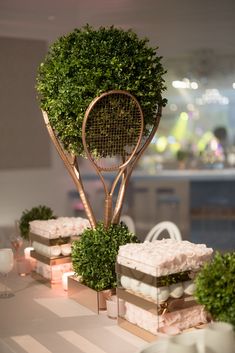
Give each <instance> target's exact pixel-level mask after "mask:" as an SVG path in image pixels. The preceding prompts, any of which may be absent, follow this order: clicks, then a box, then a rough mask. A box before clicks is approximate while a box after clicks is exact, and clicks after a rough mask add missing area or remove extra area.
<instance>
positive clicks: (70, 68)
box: [37, 25, 166, 156]
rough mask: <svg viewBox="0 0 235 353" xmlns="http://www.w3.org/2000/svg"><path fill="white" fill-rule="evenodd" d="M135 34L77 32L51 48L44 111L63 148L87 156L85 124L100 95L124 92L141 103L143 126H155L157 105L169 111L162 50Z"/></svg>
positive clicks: (40, 79)
mask: <svg viewBox="0 0 235 353" xmlns="http://www.w3.org/2000/svg"><path fill="white" fill-rule="evenodd" d="M148 42H149V40H148V39H139V38H138V36H137V35H136V34H135V33H134V32H133V31H132V30H128V31H125V30H123V29H117V28H114V27H113V26H112V27H109V28H104V27H100V28H99V29H97V30H96V29H94V28H92V27H90V26H89V25H87V26H85V27H83V28H81V29H75V30H74V31H73V32H71V33H69V34H68V35H66V36H63V37H61V38H59V39H58V40H57V41H56V42H55V43H54V44H52V45H51V47H50V49H49V52H48V54H47V56H46V58H45V61H44V62H43V63H42V64H41V65H40V67H39V72H38V76H37V90H38V92H39V96H40V105H41V108H42V109H43V110H45V111H46V112H47V113H48V117H49V121H50V124H51V126H52V127H53V129H54V131H55V132H56V134H57V137H58V138H59V140H60V141H61V142H62V143H63V146H64V148H65V149H66V150H67V151H69V152H73V153H74V154H76V155H81V156H82V155H84V150H83V144H82V137H81V136H82V121H83V118H84V114H85V111H86V109H87V108H88V105H89V104H90V103H91V101H92V100H93V99H94V98H95V97H96V96H99V95H100V94H101V93H103V92H106V91H109V90H115V89H120V90H126V91H129V92H130V93H132V94H133V95H134V96H135V97H136V98H137V100H138V101H139V103H140V105H141V107H142V109H143V112H144V122H145V133H146V134H147V130H148V126H150V125H152V124H154V123H155V116H156V109H157V106H158V105H165V103H166V99H163V98H162V92H163V91H164V90H165V89H166V87H165V81H164V79H163V75H164V74H165V73H166V71H165V70H164V68H163V66H162V64H161V59H162V57H161V56H158V55H157V49H158V48H152V47H150V46H148Z"/></svg>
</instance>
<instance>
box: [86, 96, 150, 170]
mask: <svg viewBox="0 0 235 353" xmlns="http://www.w3.org/2000/svg"><path fill="white" fill-rule="evenodd" d="M143 128H144V117H143V112H142V109H141V106H140V104H139V102H138V101H137V99H136V98H135V97H134V96H133V95H132V94H130V93H129V92H127V91H122V90H112V91H108V92H105V93H103V94H101V95H100V96H99V97H96V98H95V99H94V100H93V101H92V102H91V104H90V105H89V107H88V109H87V110H86V113H85V117H84V120H83V125H82V140H83V146H84V150H85V152H86V155H87V157H88V158H89V159H90V161H91V162H92V163H94V165H95V166H96V168H97V169H98V170H99V171H114V170H118V169H120V168H123V167H125V165H126V164H127V163H129V161H130V160H131V159H132V157H133V156H134V155H135V152H136V151H137V149H138V147H139V145H140V143H141V139H142V135H143Z"/></svg>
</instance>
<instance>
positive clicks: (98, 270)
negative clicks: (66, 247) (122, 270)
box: [71, 223, 137, 291]
mask: <svg viewBox="0 0 235 353" xmlns="http://www.w3.org/2000/svg"><path fill="white" fill-rule="evenodd" d="M131 242H137V237H136V236H135V235H134V234H132V233H130V232H129V231H128V228H127V227H126V226H125V225H123V224H118V225H111V226H110V227H109V228H108V229H106V228H105V227H104V224H103V223H98V225H97V227H96V228H95V229H90V228H87V229H85V231H84V232H83V233H82V235H81V239H80V240H75V241H74V242H73V243H72V254H71V256H72V263H73V268H74V271H75V273H76V275H79V276H82V282H83V283H84V284H85V285H87V286H88V287H90V288H93V289H95V290H97V291H101V290H104V289H111V288H115V287H116V283H117V280H116V273H115V263H116V257H117V254H118V249H119V246H120V245H124V244H126V243H131Z"/></svg>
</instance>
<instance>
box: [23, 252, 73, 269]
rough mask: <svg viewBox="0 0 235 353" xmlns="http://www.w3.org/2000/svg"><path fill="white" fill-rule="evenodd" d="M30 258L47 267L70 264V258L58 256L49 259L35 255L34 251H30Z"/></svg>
mask: <svg viewBox="0 0 235 353" xmlns="http://www.w3.org/2000/svg"><path fill="white" fill-rule="evenodd" d="M30 256H31V257H32V258H34V259H36V260H38V261H40V262H43V263H44V264H46V265H49V266H56V265H62V264H65V263H68V262H72V260H71V256H59V257H53V258H49V257H46V256H44V255H41V254H39V253H37V252H36V251H35V250H31V251H30Z"/></svg>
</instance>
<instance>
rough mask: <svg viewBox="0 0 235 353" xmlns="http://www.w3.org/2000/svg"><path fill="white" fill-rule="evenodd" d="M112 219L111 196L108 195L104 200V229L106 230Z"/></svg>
mask: <svg viewBox="0 0 235 353" xmlns="http://www.w3.org/2000/svg"><path fill="white" fill-rule="evenodd" d="M111 217H112V195H108V196H106V198H105V205H104V225H105V228H108V227H109V226H110V224H111Z"/></svg>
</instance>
